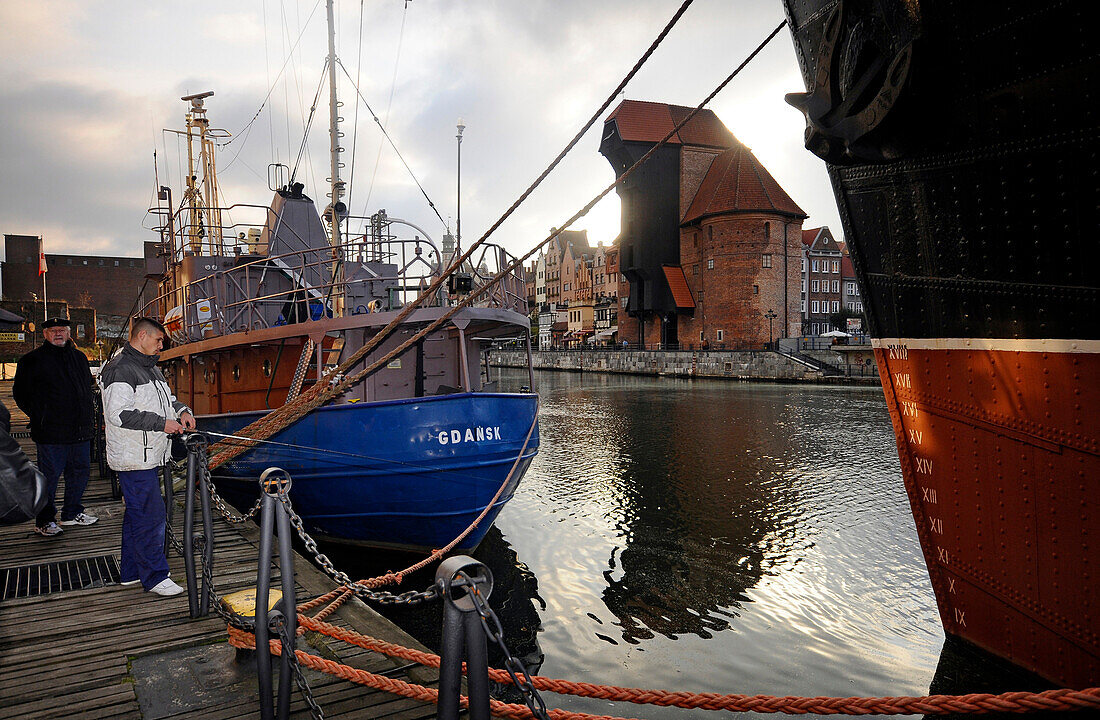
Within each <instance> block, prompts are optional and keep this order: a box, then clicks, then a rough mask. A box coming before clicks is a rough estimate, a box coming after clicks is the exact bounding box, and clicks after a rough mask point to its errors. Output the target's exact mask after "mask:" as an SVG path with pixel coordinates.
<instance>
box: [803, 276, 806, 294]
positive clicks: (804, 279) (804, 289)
mask: <svg viewBox="0 0 1100 720" xmlns="http://www.w3.org/2000/svg"><path fill="white" fill-rule="evenodd" d="M802 292H806V278H805V276H803V278H802Z"/></svg>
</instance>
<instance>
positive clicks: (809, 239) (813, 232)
mask: <svg viewBox="0 0 1100 720" xmlns="http://www.w3.org/2000/svg"><path fill="white" fill-rule="evenodd" d="M821 230H822V229H821V228H819V227H815V228H809V229H808V230H803V231H802V244H803V245H813V244H814V240H816V239H817V234H818V233H819V232H821Z"/></svg>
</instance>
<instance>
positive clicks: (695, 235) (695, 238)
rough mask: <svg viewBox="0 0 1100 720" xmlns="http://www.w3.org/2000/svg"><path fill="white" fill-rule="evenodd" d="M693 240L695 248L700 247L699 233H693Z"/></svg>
mask: <svg viewBox="0 0 1100 720" xmlns="http://www.w3.org/2000/svg"><path fill="white" fill-rule="evenodd" d="M692 238H693V239H694V241H695V244H694V247H699V233H692Z"/></svg>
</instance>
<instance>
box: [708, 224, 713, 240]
mask: <svg viewBox="0 0 1100 720" xmlns="http://www.w3.org/2000/svg"><path fill="white" fill-rule="evenodd" d="M713 239H714V226H713V225H707V240H713Z"/></svg>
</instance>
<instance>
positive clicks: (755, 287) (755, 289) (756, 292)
mask: <svg viewBox="0 0 1100 720" xmlns="http://www.w3.org/2000/svg"><path fill="white" fill-rule="evenodd" d="M752 294H753V295H759V294H760V286H759V285H753V286H752Z"/></svg>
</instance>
